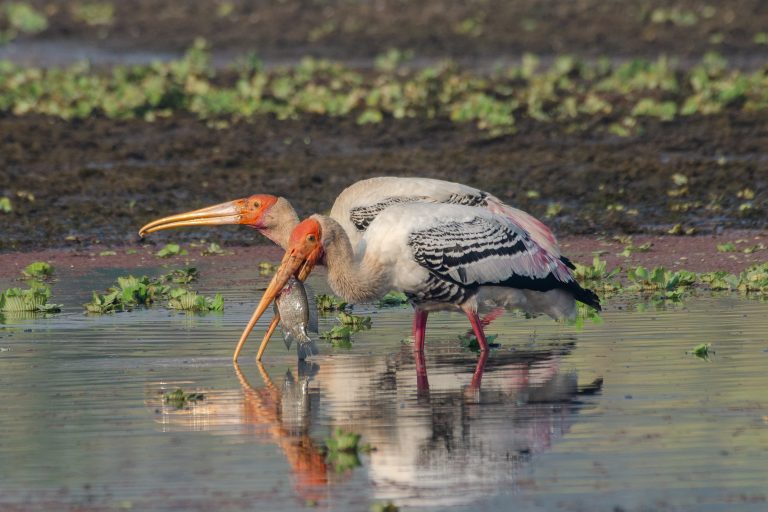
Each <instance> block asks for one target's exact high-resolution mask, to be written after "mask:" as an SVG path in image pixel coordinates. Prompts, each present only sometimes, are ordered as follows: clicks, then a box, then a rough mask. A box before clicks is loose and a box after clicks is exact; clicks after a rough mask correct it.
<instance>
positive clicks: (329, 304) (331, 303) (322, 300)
mask: <svg viewBox="0 0 768 512" xmlns="http://www.w3.org/2000/svg"><path fill="white" fill-rule="evenodd" d="M315 303H316V304H317V310H318V311H322V312H327V311H343V310H344V308H346V307H347V303H346V302H345V301H344V300H342V299H340V298H339V297H336V296H334V295H322V294H321V295H317V296H316V297H315Z"/></svg>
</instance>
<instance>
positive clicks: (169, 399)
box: [163, 388, 205, 409]
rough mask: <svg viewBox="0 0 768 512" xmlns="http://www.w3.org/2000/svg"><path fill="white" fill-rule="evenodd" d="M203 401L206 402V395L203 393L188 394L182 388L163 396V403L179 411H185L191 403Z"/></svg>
mask: <svg viewBox="0 0 768 512" xmlns="http://www.w3.org/2000/svg"><path fill="white" fill-rule="evenodd" d="M201 400H205V395H204V394H203V393H186V392H184V390H183V389H181V388H177V389H176V390H174V391H169V392H168V393H165V394H163V402H165V403H166V404H168V405H170V406H172V407H175V408H177V409H183V408H185V407H187V406H188V405H189V404H190V403H193V402H199V401H201Z"/></svg>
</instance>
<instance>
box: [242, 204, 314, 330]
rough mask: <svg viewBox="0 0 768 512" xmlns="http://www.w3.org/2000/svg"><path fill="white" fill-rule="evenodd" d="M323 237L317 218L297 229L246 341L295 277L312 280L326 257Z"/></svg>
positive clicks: (300, 224)
mask: <svg viewBox="0 0 768 512" xmlns="http://www.w3.org/2000/svg"><path fill="white" fill-rule="evenodd" d="M322 234H323V231H322V226H321V225H320V222H318V221H317V220H316V219H314V218H309V219H306V220H304V221H302V222H300V223H299V224H298V225H297V226H296V227H295V228H294V230H293V232H292V233H291V236H290V239H289V241H288V247H287V249H286V251H285V255H284V256H283V260H282V261H281V262H280V266H279V267H278V269H277V271H276V272H275V275H274V277H273V278H272V281H271V282H270V283H269V286H267V289H266V291H265V292H264V295H262V297H261V302H259V305H258V306H256V311H254V312H253V316H252V317H251V320H250V321H249V322H248V326H247V327H246V331H245V332H244V333H243V337H245V336H248V333H250V331H251V330H252V329H253V326H254V325H256V322H257V321H258V320H259V318H261V315H263V314H264V312H265V311H266V310H267V308H268V307H269V305H270V304H271V303H272V301H273V300H275V297H277V295H278V294H279V293H280V291H281V290H282V289H283V288H284V287H285V285H286V283H287V282H288V280H289V279H290V278H291V276H296V278H297V279H298V280H299V281H304V280H305V279H306V278H307V277H308V276H309V274H310V273H311V272H312V269H313V268H315V265H316V264H317V263H318V261H319V260H320V259H321V258H322V256H323V252H324V251H323V244H322Z"/></svg>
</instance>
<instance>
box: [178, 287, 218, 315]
mask: <svg viewBox="0 0 768 512" xmlns="http://www.w3.org/2000/svg"><path fill="white" fill-rule="evenodd" d="M168 307H169V308H171V309H180V310H183V311H195V312H205V311H224V298H223V297H222V296H221V294H220V293H217V294H216V296H215V297H214V298H213V299H211V298H210V297H205V296H204V295H200V294H198V293H197V292H194V291H191V290H187V289H186V288H174V289H173V290H171V291H170V293H169V300H168Z"/></svg>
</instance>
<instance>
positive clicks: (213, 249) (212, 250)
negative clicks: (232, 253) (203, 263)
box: [200, 242, 224, 256]
mask: <svg viewBox="0 0 768 512" xmlns="http://www.w3.org/2000/svg"><path fill="white" fill-rule="evenodd" d="M200 254H202V255H203V256H221V255H223V254H224V249H222V248H221V246H220V245H219V244H217V243H215V242H211V243H210V244H208V245H207V246H206V247H205V248H204V249H203V250H202V251H201V252H200Z"/></svg>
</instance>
